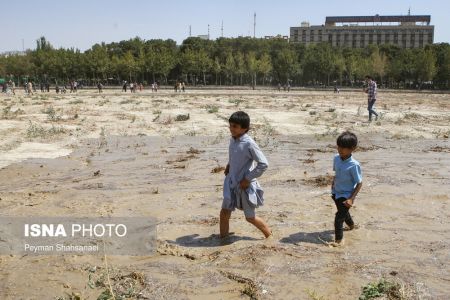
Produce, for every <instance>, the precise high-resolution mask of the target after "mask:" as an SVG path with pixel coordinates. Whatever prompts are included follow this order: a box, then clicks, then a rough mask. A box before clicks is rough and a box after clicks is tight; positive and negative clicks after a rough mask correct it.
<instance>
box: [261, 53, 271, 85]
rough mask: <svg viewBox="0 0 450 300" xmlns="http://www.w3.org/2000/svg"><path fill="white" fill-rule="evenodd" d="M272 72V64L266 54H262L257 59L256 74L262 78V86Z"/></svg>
mask: <svg viewBox="0 0 450 300" xmlns="http://www.w3.org/2000/svg"><path fill="white" fill-rule="evenodd" d="M271 71H272V62H271V60H270V56H269V54H268V53H264V54H263V55H262V56H261V58H260V59H259V64H258V73H260V74H261V75H262V76H263V85H264V84H265V81H266V79H267V76H268V75H269V73H270V72H271Z"/></svg>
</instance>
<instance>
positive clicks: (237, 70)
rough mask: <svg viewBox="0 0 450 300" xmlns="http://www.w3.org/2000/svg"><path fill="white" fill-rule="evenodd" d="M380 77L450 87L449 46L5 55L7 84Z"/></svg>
mask: <svg viewBox="0 0 450 300" xmlns="http://www.w3.org/2000/svg"><path fill="white" fill-rule="evenodd" d="M367 74H370V75H373V76H374V77H375V78H376V80H377V81H378V82H379V84H380V85H384V86H386V85H387V86H389V87H416V86H417V85H419V86H420V87H424V86H426V85H427V84H428V85H429V84H430V82H432V84H433V86H435V87H438V88H441V89H448V88H449V82H450V45H449V44H448V43H441V44H434V45H427V46H426V47H425V48H420V49H401V48H399V47H398V46H396V45H369V46H368V47H366V48H363V49H359V48H357V49H352V48H339V47H338V48H333V47H331V45H330V44H328V43H319V44H313V45H309V46H304V45H301V44H293V43H289V42H287V41H286V40H282V39H270V40H266V39H253V38H244V37H239V38H219V39H217V40H215V41H212V40H203V39H200V38H188V39H186V40H184V41H183V43H182V44H181V45H179V46H177V45H176V43H175V41H173V40H170V39H169V40H160V39H157V40H148V41H145V40H142V39H140V38H139V37H136V38H133V39H130V40H126V41H120V42H118V43H117V42H113V43H109V44H106V43H101V44H95V45H93V46H92V47H91V48H90V49H88V50H86V51H84V52H81V51H79V50H78V49H73V48H70V49H63V48H60V49H55V48H54V47H53V46H52V45H51V44H50V43H49V42H48V41H47V40H46V39H45V37H41V38H39V39H38V40H37V41H36V49H35V50H31V51H28V52H26V53H25V55H10V56H0V78H6V79H8V80H9V79H10V78H11V79H13V80H15V81H16V85H22V84H23V83H24V81H23V80H27V79H28V78H31V79H32V80H33V81H35V82H36V83H39V82H49V83H50V84H55V83H58V84H64V83H67V82H68V81H70V80H84V81H85V82H87V83H90V84H96V82H98V81H108V82H109V81H113V82H112V83H115V84H120V83H121V82H122V81H123V80H127V81H137V82H153V81H155V80H156V81H163V82H164V83H166V84H167V83H170V82H175V81H177V80H183V81H187V83H188V84H197V83H200V82H203V83H205V84H219V83H220V84H222V83H224V84H228V85H234V84H239V85H248V84H251V85H257V84H263V85H264V84H271V85H277V84H278V83H280V84H286V83H288V80H289V82H290V83H291V84H293V85H334V84H335V83H339V85H348V86H354V85H361V84H362V80H363V78H364V76H365V75H367Z"/></svg>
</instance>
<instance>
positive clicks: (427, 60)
mask: <svg viewBox="0 0 450 300" xmlns="http://www.w3.org/2000/svg"><path fill="white" fill-rule="evenodd" d="M415 69H416V74H417V81H418V82H419V83H420V87H421V88H422V85H423V83H424V82H425V81H431V80H432V79H433V77H434V76H435V75H436V71H437V70H436V57H435V55H434V53H433V51H431V50H422V49H421V51H419V52H418V53H417V58H416V60H415Z"/></svg>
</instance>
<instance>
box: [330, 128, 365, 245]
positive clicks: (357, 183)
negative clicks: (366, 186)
mask: <svg viewBox="0 0 450 300" xmlns="http://www.w3.org/2000/svg"><path fill="white" fill-rule="evenodd" d="M357 145H358V138H357V137H356V135H355V134H354V133H352V132H350V131H345V132H344V133H342V134H341V135H339V137H338V138H337V150H338V153H339V154H336V155H335V156H334V161H333V171H334V172H335V176H334V178H333V183H332V187H331V194H332V198H333V200H334V203H335V204H336V208H337V212H336V217H335V219H334V230H335V241H334V242H333V243H331V245H332V246H334V247H338V246H341V245H343V243H344V229H343V225H344V223H345V224H347V226H348V228H347V230H352V229H357V228H358V225H357V224H355V223H354V222H353V219H352V217H351V215H350V212H349V210H350V208H351V207H352V206H353V204H354V202H355V198H356V195H357V194H358V193H359V191H360V190H361V186H362V174H361V167H360V165H359V162H358V161H357V160H355V159H354V158H353V157H352V152H353V151H354V150H355V149H356V146H357Z"/></svg>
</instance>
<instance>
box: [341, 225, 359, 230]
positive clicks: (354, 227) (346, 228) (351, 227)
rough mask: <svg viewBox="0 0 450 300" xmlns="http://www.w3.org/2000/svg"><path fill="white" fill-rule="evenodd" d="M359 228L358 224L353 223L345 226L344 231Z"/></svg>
mask: <svg viewBox="0 0 450 300" xmlns="http://www.w3.org/2000/svg"><path fill="white" fill-rule="evenodd" d="M359 228H360V226H359V224H353V225H352V226H347V227H345V228H344V231H350V230H356V229H359Z"/></svg>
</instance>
